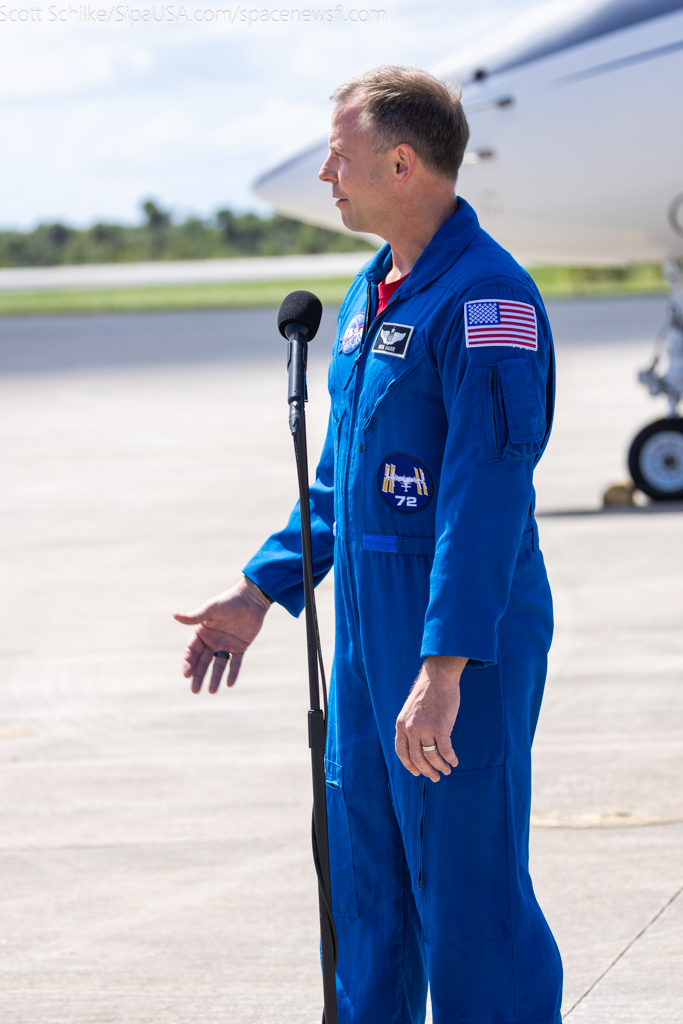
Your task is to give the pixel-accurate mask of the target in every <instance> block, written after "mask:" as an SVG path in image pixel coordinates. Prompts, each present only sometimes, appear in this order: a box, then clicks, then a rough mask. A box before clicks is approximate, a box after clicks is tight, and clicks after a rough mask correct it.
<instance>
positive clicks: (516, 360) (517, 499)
mask: <svg viewBox="0 0 683 1024" xmlns="http://www.w3.org/2000/svg"><path fill="white" fill-rule="evenodd" d="M468 301H471V302H474V303H477V302H492V301H501V302H502V303H507V304H508V305H507V306H504V307H503V309H504V310H505V311H507V310H509V309H512V311H513V312H514V311H515V310H516V309H517V307H516V306H515V305H514V304H515V303H517V304H521V307H526V308H521V309H520V312H521V314H522V322H523V323H524V322H525V321H524V314H525V313H526V315H527V317H528V316H529V315H530V314H529V310H533V311H534V316H535V323H536V328H535V331H534V332H532V336H531V337H530V336H529V334H528V332H527V328H526V327H524V329H523V331H521V332H520V330H519V329H518V328H516V327H515V325H514V323H513V325H512V329H511V331H510V334H509V341H508V342H507V343H506V342H505V337H506V335H505V334H504V333H499V334H498V335H497V338H498V339H500V340H501V341H502V342H503V343H502V344H495V345H493V344H483V345H479V344H476V343H475V342H474V339H473V338H472V337H470V339H469V340H470V345H468V344H467V341H468V338H467V337H466V332H465V317H466V316H467V307H466V306H465V307H461V308H460V309H459V310H458V313H457V315H456V319H455V321H454V322H453V325H452V330H451V332H450V334H449V335H445V336H444V338H443V339H442V340H441V342H440V348H438V349H437V351H436V353H435V357H436V358H435V361H436V362H437V367H438V370H439V374H440V377H441V380H442V385H443V393H444V401H445V405H446V411H447V414H448V420H449V429H448V435H447V440H446V446H445V451H444V458H443V464H442V472H441V482H440V488H439V496H438V504H437V511H436V552H435V558H434V564H433V567H432V572H431V576H430V600H429V605H428V608H427V612H426V616H425V627H424V634H423V642H422V652H421V653H422V657H423V658H424V659H425V660H424V664H423V668H422V670H421V672H420V675H419V676H418V679H417V680H416V682H415V685H414V686H413V689H412V691H411V694H410V696H409V697H408V700H407V701H406V704H405V706H404V708H403V710H402V712H401V715H400V716H399V718H398V721H397V726H396V736H397V739H396V750H397V753H398V755H399V757H400V758H401V761H402V762H403V764H404V765H405V767H406V768H407V769H408V770H409V771H412V773H413V774H418V772H421V773H422V774H424V775H426V776H427V777H428V778H431V779H433V781H437V779H438V777H439V775H438V772H437V771H436V768H438V769H439V770H440V771H442V772H443V773H444V774H448V773H449V772H450V768H449V767H448V765H453V766H455V765H456V764H457V758H456V757H455V754H454V753H453V751H452V747H451V744H450V734H451V732H452V729H453V726H454V724H455V717H456V715H457V710H458V707H459V681H460V675H461V673H462V671H463V669H464V667H465V665H466V664H468V663H469V664H472V665H479V666H486V665H492V664H495V663H496V661H497V656H498V654H497V645H498V623H499V622H500V619H501V618H502V616H503V614H504V612H505V609H506V607H507V604H508V601H509V596H510V589H511V585H512V576H513V573H514V569H515V564H516V561H517V557H518V555H519V552H520V548H521V545H522V536H523V533H524V531H525V529H526V528H527V526H528V524H529V519H530V512H531V504H532V500H533V487H532V476H533V469H534V465H535V462H536V461H537V459H538V457H539V455H540V453H541V451H542V449H543V445H544V442H545V439H546V436H547V431H548V426H549V424H548V421H547V416H546V393H547V387H548V370H549V365H550V361H551V360H552V343H551V339H550V332H549V328H548V324H547V319H546V317H545V311H544V310H543V307H542V304H541V303H540V300H537V299H536V296H534V295H533V293H532V292H531V291H530V292H528V293H527V292H525V290H524V289H523V288H521V287H511V286H509V285H501V284H496V285H495V286H494V285H488V286H485V287H483V288H480V289H479V290H478V291H477V292H475V293H474V294H472V295H470V296H468ZM511 304H512V305H511ZM489 308H491V307H475V312H477V313H478V314H481V313H485V312H487V309H489ZM504 319H505V317H504ZM526 322H527V323H528V319H527V320H526ZM474 337H475V338H480V337H482V335H481V334H479V335H475V336H474ZM494 337H495V336H494ZM520 341H521V342H522V343H521V344H520ZM427 709H428V710H427ZM446 737H447V738H446ZM429 747H435V749H434V750H431V751H430V750H429V749H427V750H426V751H425V750H424V748H429Z"/></svg>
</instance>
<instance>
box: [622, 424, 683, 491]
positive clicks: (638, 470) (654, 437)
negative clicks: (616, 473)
mask: <svg viewBox="0 0 683 1024" xmlns="http://www.w3.org/2000/svg"><path fill="white" fill-rule="evenodd" d="M628 468H629V471H630V473H631V476H632V477H633V482H634V484H635V485H636V487H637V488H638V489H639V490H640V491H643V493H644V494H647V495H648V496H649V497H650V498H653V499H654V501H680V500H681V499H683V419H678V418H677V417H676V418H674V419H666V420H657V421H656V422H655V423H650V425H649V426H647V427H645V428H644V429H643V430H641V432H640V433H639V434H638V435H637V437H635V438H634V440H633V444H632V445H631V448H630V451H629V453H628Z"/></svg>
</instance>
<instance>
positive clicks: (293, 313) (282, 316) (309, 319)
mask: <svg viewBox="0 0 683 1024" xmlns="http://www.w3.org/2000/svg"><path fill="white" fill-rule="evenodd" d="M322 315H323V304H322V302H321V301H320V299H319V298H318V296H317V295H313V293H312V292H290V293H289V295H288V296H287V298H286V299H285V300H284V302H283V303H282V305H281V306H280V312H279V313H278V315H277V325H278V327H279V328H280V334H281V335H282V337H283V338H287V340H289V339H290V337H291V335H292V334H293V333H294V332H295V331H296V332H297V333H298V334H303V336H304V339H305V340H306V341H313V339H314V338H315V336H316V334H317V333H318V328H319V327H320V318H321V317H322Z"/></svg>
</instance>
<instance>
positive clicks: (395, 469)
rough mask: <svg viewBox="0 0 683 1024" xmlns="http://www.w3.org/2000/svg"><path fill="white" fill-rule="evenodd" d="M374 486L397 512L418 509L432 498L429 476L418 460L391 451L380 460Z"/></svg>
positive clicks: (402, 453) (415, 510)
mask: <svg viewBox="0 0 683 1024" xmlns="http://www.w3.org/2000/svg"><path fill="white" fill-rule="evenodd" d="M377 486H378V487H379V493H380V494H381V495H382V497H383V498H384V500H385V501H386V503H387V505H389V506H390V507H391V508H395V509H396V511H397V512H419V511H420V509H423V508H424V507H425V505H428V504H429V502H430V501H431V500H432V492H433V490H434V488H433V486H432V478H431V476H430V475H429V470H428V469H427V467H426V466H425V465H424V464H423V463H422V462H420V460H419V459H416V458H414V456H412V455H406V453H405V452H392V453H391V455H387V456H386V458H384V459H382V462H381V465H380V467H379V472H378V473H377Z"/></svg>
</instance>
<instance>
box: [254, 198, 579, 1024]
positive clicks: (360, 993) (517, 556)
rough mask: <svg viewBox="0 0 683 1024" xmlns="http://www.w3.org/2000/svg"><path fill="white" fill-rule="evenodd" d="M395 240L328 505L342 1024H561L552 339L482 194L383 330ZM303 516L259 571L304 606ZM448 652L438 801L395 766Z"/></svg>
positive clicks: (446, 231)
mask: <svg viewBox="0 0 683 1024" xmlns="http://www.w3.org/2000/svg"><path fill="white" fill-rule="evenodd" d="M390 267H391V251H390V248H389V246H388V245H387V246H384V248H382V249H381V250H380V251H379V252H378V253H377V255H376V256H375V257H374V258H373V259H371V260H370V262H369V263H368V264H367V265H366V266H365V267H364V268H363V269H362V270H361V271H360V273H359V274H358V275H357V276H356V278H355V280H354V282H353V284H352V285H351V288H350V290H349V293H348V295H347V296H346V299H345V300H344V303H343V305H342V307H341V310H340V313H339V329H338V334H337V339H336V341H335V345H334V350H333V355H332V363H331V366H330V372H329V390H330V396H331V415H330V422H329V428H328V433H327V438H326V441H325V445H324V448H323V452H322V457H321V460H320V464H319V466H318V470H317V479H316V482H315V485H314V486H313V487H312V488H311V516H312V537H313V554H314V573H315V580H316V583H317V582H319V581H320V580H321V579H322V578H323V577H324V576H325V574H326V573H327V572H328V571H329V569H330V568H331V567H332V565H333V564H334V572H335V576H334V581H335V607H336V642H335V657H334V666H333V671H332V678H331V684H330V704H329V709H330V710H329V726H328V740H327V751H326V754H327V783H328V785H327V800H328V820H329V829H330V847H331V849H330V859H331V871H332V902H333V910H334V914H335V920H336V926H337V932H338V937H339V962H338V968H337V992H338V1005H339V1019H340V1021H341V1022H342V1024H351V1022H354V1024H418V1022H423V1021H424V1019H425V1003H426V993H427V984H429V988H430V995H431V1000H432V1007H433V1015H434V1024H513V1022H514V1024H526V1022H531V1021H533V1022H535V1024H541V1022H544V1024H555V1022H559V1020H560V1002H561V991H562V965H561V961H560V955H559V952H558V949H557V946H556V944H555V941H554V939H553V936H552V934H551V932H550V929H549V928H548V925H547V923H546V921H545V918H544V917H543V914H542V912H541V909H540V907H539V905H538V903H537V902H536V898H535V896H534V891H533V888H532V884H531V879H530V877H529V871H528V843H529V808H530V799H531V743H532V740H533V735H534V730H535V727H536V722H537V719H538V713H539V709H540V704H541V698H542V694H543V687H544V683H545V676H546V659H547V653H548V649H549V647H550V641H551V636H552V625H553V620H552V603H551V596H550V590H549V587H548V581H547V577H546V572H545V567H544V564H543V557H542V555H541V552H540V550H539V546H538V532H537V527H536V523H535V520H534V489H533V483H532V475H533V469H534V465H535V464H536V462H537V461H538V459H539V457H540V455H541V454H542V452H543V449H544V447H545V444H546V442H547V439H548V434H549V432H550V425H551V421H552V408H553V400H554V357H553V348H552V338H551V333H550V327H549V325H548V320H547V317H546V313H545V310H544V307H543V303H542V301H541V298H540V296H539V294H538V292H537V290H536V287H535V285H534V283H533V281H532V280H531V278H530V277H529V275H528V274H527V273H526V272H525V271H524V270H523V269H522V268H521V267H520V266H519V265H518V264H517V263H515V261H514V260H513V259H512V257H511V256H510V255H509V254H508V253H507V252H506V251H505V250H504V249H502V248H501V247H500V246H499V245H498V244H497V243H496V242H495V241H494V240H493V239H492V238H491V237H490V236H489V235H487V234H486V232H484V231H483V230H482V229H481V228H480V226H479V223H478V221H477V218H476V215H475V213H474V211H473V210H472V208H471V207H470V206H469V205H468V204H467V203H466V202H464V201H463V200H460V203H459V207H458V209H457V211H456V212H455V214H454V215H453V216H452V217H451V218H450V219H449V220H448V221H447V222H446V223H445V224H444V225H443V226H442V227H441V228H440V230H439V231H438V232H437V233H436V235H435V236H434V238H433V239H432V240H431V242H430V243H429V245H428V246H427V248H426V249H425V250H424V252H423V253H422V255H421V256H420V258H419V260H418V261H417V263H416V264H415V266H414V268H413V270H412V272H411V274H410V276H409V277H408V278H407V280H406V281H405V282H404V283H403V284H402V285H401V286H400V288H399V289H398V291H397V292H396V293H395V294H394V296H393V297H392V300H391V301H390V303H389V305H388V307H387V309H386V310H385V311H384V312H383V313H382V314H381V315H380V316H378V317H376V316H375V310H376V309H377V302H378V296H377V284H378V282H380V281H381V280H383V279H384V277H385V275H386V274H387V272H388V270H389V269H390ZM299 529H300V520H299V513H298V508H297V509H295V510H294V512H293V513H292V516H291V518H290V520H289V523H288V524H287V526H286V527H285V529H284V530H282V531H281V532H280V533H276V534H274V535H273V536H272V537H271V538H270V539H269V540H268V541H267V542H266V543H265V544H264V546H263V547H262V548H261V550H260V551H259V552H258V553H257V554H256V556H255V557H254V558H253V559H252V560H251V561H250V562H249V564H248V565H247V566H246V567H245V570H244V572H245V574H246V575H247V576H248V577H249V578H250V579H251V580H253V582H254V583H256V584H257V586H259V587H260V588H261V589H262V590H264V591H265V592H266V593H267V594H269V595H270V596H271V597H272V598H273V599H274V600H275V601H278V602H279V603H280V604H282V605H283V606H284V607H285V608H287V609H288V611H290V612H291V613H292V614H293V615H298V614H299V613H300V612H301V610H302V607H303V603H304V601H303V586H302V574H301V543H300V535H299ZM428 655H459V656H463V657H464V656H466V657H468V658H469V662H468V665H467V667H466V668H465V671H464V672H463V676H462V682H461V695H462V702H461V707H460V712H459V714H458V718H457V721H456V724H455V728H454V730H453V737H452V740H453V748H454V750H455V752H456V754H457V756H458V758H459V765H458V767H457V768H455V769H454V770H453V771H452V773H451V775H450V776H447V777H443V778H442V779H441V780H440V781H439V782H438V783H437V784H436V785H435V784H433V783H431V782H429V781H428V780H426V779H425V778H424V777H422V776H421V777H419V778H415V777H413V776H412V775H410V773H409V772H407V771H406V769H405V768H404V767H403V766H402V764H401V763H400V761H399V760H398V757H397V756H396V753H395V750H394V730H395V722H396V718H397V716H398V714H399V712H400V711H401V708H402V706H403V703H404V701H405V700H406V697H407V696H408V693H409V691H410V688H411V685H412V683H413V681H414V679H415V677H416V676H417V674H418V672H419V670H420V666H421V664H422V660H423V659H424V658H425V657H427V656H428Z"/></svg>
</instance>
